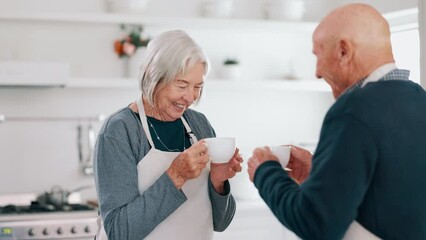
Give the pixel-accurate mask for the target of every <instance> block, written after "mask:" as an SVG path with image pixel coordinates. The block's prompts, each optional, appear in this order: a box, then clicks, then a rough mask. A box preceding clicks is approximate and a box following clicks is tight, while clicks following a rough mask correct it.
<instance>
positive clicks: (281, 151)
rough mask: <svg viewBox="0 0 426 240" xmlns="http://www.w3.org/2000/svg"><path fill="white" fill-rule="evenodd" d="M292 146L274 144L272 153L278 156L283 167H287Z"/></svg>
mask: <svg viewBox="0 0 426 240" xmlns="http://www.w3.org/2000/svg"><path fill="white" fill-rule="evenodd" d="M290 148H291V147H290V146H272V147H271V151H272V153H273V154H274V155H275V156H277V157H278V160H279V161H280V163H281V166H283V168H286V167H287V164H288V161H289V160H290Z"/></svg>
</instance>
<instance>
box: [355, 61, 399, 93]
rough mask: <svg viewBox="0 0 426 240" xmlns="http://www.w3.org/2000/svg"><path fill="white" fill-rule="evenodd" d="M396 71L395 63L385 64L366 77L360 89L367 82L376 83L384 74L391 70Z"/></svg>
mask: <svg viewBox="0 0 426 240" xmlns="http://www.w3.org/2000/svg"><path fill="white" fill-rule="evenodd" d="M395 69H396V64H395V63H387V64H384V65H382V66H380V67H378V68H377V69H376V70H374V71H373V72H372V73H370V75H368V77H367V78H366V79H365V80H364V81H363V82H362V84H361V87H364V86H365V85H366V84H367V83H369V82H377V81H378V80H379V79H381V78H382V77H384V76H385V75H386V74H388V73H390V72H391V71H392V70H395Z"/></svg>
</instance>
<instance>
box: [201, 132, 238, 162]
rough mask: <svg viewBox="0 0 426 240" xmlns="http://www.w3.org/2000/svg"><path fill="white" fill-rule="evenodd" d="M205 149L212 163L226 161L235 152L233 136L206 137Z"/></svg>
mask: <svg viewBox="0 0 426 240" xmlns="http://www.w3.org/2000/svg"><path fill="white" fill-rule="evenodd" d="M205 141H206V144H207V149H208V150H207V151H208V154H209V155H210V158H211V160H212V162H213V163H227V162H229V160H231V158H232V156H233V155H234V153H235V138H233V137H225V138H224V137H218V138H206V139H205Z"/></svg>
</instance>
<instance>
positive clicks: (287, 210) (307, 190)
mask: <svg viewBox="0 0 426 240" xmlns="http://www.w3.org/2000/svg"><path fill="white" fill-rule="evenodd" d="M376 162H377V149H376V145H375V141H374V138H373V136H372V134H371V132H370V131H369V129H368V128H367V127H366V126H365V125H364V124H363V123H362V122H360V121H359V120H357V119H355V118H353V117H352V116H349V115H344V114H342V115H339V116H335V117H332V118H329V119H328V120H327V119H326V121H325V122H324V125H323V128H322V132H321V136H320V141H319V144H318V147H317V150H316V152H315V155H314V157H313V166H312V171H311V174H310V176H309V178H308V179H307V180H306V181H305V182H304V183H303V184H302V185H300V186H298V185H297V184H296V183H295V182H293V181H292V180H291V179H290V177H289V176H288V175H287V173H286V172H285V171H283V169H282V168H281V167H280V165H279V163H276V162H273V161H268V162H265V163H263V164H262V165H261V166H259V168H258V169H257V171H256V173H255V178H254V183H255V185H256V187H257V188H258V190H259V194H260V195H261V197H262V198H263V199H264V200H265V202H266V203H267V205H268V206H269V207H270V209H271V210H272V212H273V213H274V214H275V216H276V217H277V218H278V220H279V221H280V222H281V223H282V224H284V225H285V226H286V227H287V228H289V229H290V230H292V231H293V232H295V233H296V234H297V235H298V236H299V237H301V238H303V239H341V238H342V237H343V235H344V233H345V232H346V230H347V228H348V226H349V225H350V223H351V222H352V221H353V220H354V219H355V217H356V216H357V208H358V207H359V205H360V204H361V202H362V199H363V196H364V194H365V192H366V191H367V188H368V185H369V183H370V182H371V179H372V177H373V173H374V170H375V166H376Z"/></svg>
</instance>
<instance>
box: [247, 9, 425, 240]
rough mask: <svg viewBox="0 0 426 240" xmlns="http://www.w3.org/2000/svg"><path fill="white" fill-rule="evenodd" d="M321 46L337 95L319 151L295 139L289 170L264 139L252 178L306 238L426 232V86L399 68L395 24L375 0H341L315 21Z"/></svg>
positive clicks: (321, 64)
mask: <svg viewBox="0 0 426 240" xmlns="http://www.w3.org/2000/svg"><path fill="white" fill-rule="evenodd" d="M313 53H314V54H315V55H316V57H317V66H316V68H317V69H316V75H317V77H318V78H324V79H325V81H326V82H327V83H328V84H329V85H330V86H331V88H332V91H333V95H334V97H335V98H336V102H335V103H334V105H333V106H332V107H331V108H330V110H329V111H328V113H327V115H326V116H325V119H324V122H323V126H322V130H321V134H320V139H319V142H318V146H317V149H316V152H315V155H314V156H313V157H312V156H311V155H310V153H309V152H308V151H306V150H304V149H301V148H298V147H292V149H291V158H290V163H289V165H288V167H289V168H292V170H293V171H292V172H288V173H287V172H285V171H284V170H283V169H282V168H281V166H280V164H279V162H278V161H277V158H276V156H274V155H273V154H272V153H271V151H270V148H269V147H263V148H257V149H255V150H254V151H253V156H251V157H250V159H249V161H248V166H249V168H248V172H249V176H250V179H251V180H252V181H253V182H254V184H255V186H256V187H257V188H258V190H259V193H260V195H261V197H262V198H263V199H264V201H265V202H266V203H267V204H268V206H269V207H270V208H271V210H272V211H273V213H274V214H275V215H276V217H277V218H278V219H279V221H280V222H281V223H282V224H284V225H285V226H286V227H287V228H289V229H290V230H292V231H293V232H295V233H296V234H297V235H298V236H299V237H301V238H303V239H342V238H344V237H346V238H352V239H366V237H364V236H366V235H362V234H370V237H378V238H382V239H426V204H425V203H426V190H425V186H426V176H425V172H426V93H425V91H424V90H423V89H422V88H421V87H420V86H419V85H418V84H416V83H413V82H412V81H409V80H408V77H409V71H407V70H401V69H397V67H396V65H395V61H394V59H393V55H392V47H391V42H390V30H389V25H388V23H387V22H386V20H385V19H384V18H383V17H382V16H381V14H380V13H379V12H378V11H376V10H375V9H374V8H372V7H371V6H368V5H365V4H349V5H345V6H343V7H340V8H338V9H336V10H334V11H332V12H331V13H330V14H329V15H327V16H326V17H325V18H324V19H323V20H322V21H321V22H320V24H319V25H318V27H317V29H316V30H315V32H314V34H313ZM348 229H349V230H348ZM358 230H361V231H358ZM348 235H350V236H348Z"/></svg>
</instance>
